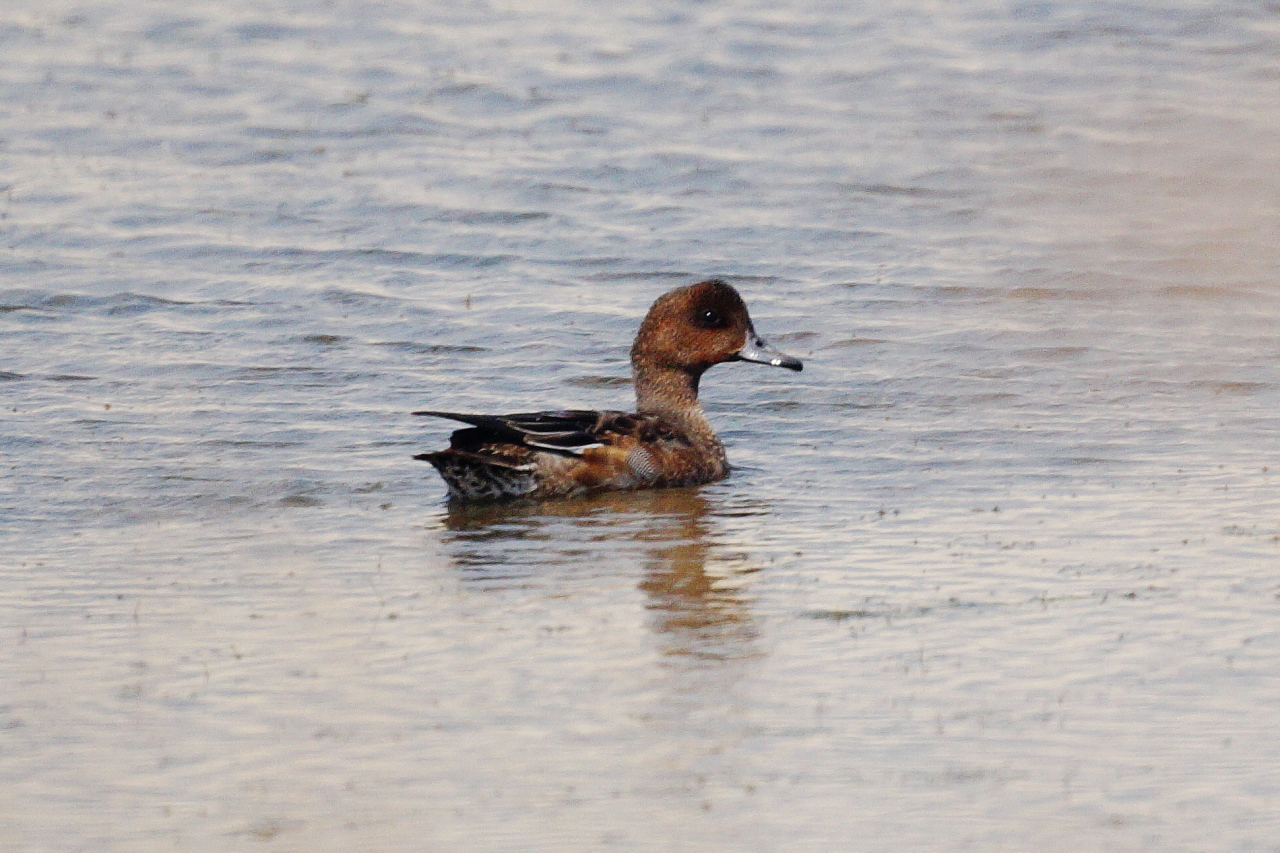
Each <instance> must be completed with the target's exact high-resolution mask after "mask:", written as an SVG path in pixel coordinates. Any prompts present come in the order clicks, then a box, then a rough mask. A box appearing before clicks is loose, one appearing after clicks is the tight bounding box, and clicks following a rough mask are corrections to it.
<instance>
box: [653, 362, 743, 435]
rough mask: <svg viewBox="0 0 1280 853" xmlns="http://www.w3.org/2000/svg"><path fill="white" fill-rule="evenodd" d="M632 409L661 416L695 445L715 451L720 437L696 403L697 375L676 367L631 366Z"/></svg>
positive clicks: (699, 404)
mask: <svg viewBox="0 0 1280 853" xmlns="http://www.w3.org/2000/svg"><path fill="white" fill-rule="evenodd" d="M632 370H633V371H634V373H635V386H636V407H637V410H638V411H640V412H643V413H645V414H651V415H662V417H664V418H666V419H667V420H669V421H671V422H672V423H673V424H675V425H676V426H678V427H680V428H681V429H682V430H684V431H685V433H686V434H687V435H688V436H689V438H690V439H692V440H693V441H694V442H696V443H698V444H703V445H706V446H708V447H715V448H719V447H722V445H721V444H720V438H719V437H718V436H717V435H716V431H715V430H714V429H712V427H711V422H710V421H708V420H707V416H706V415H705V414H704V413H703V411H702V404H701V403H699V402H698V379H699V374H693V373H689V372H688V371H686V370H679V369H676V368H664V367H654V366H650V365H638V364H633V365H632Z"/></svg>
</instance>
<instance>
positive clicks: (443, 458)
mask: <svg viewBox="0 0 1280 853" xmlns="http://www.w3.org/2000/svg"><path fill="white" fill-rule="evenodd" d="M413 458H414V459H421V460H422V461H423V462H430V463H431V464H432V465H434V466H435V469H436V470H437V471H439V472H440V476H441V477H443V478H444V482H445V485H447V486H448V487H449V497H451V498H455V499H457V500H464V501H501V500H510V499H512V498H523V497H528V496H529V495H531V494H533V492H534V491H535V490H536V489H537V488H538V481H537V476H536V472H535V466H534V464H533V463H532V462H514V461H511V460H507V459H502V458H500V457H493V456H484V455H481V454H479V453H469V452H467V451H465V450H456V449H453V448H450V449H448V450H437V451H436V452H434V453H419V454H418V455H417V456H415V457H413Z"/></svg>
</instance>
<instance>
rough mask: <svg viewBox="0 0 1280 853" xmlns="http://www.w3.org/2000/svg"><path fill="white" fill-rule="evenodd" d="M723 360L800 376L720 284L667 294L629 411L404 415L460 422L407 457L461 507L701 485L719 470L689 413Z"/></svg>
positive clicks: (714, 444)
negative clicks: (436, 443) (440, 480)
mask: <svg viewBox="0 0 1280 853" xmlns="http://www.w3.org/2000/svg"><path fill="white" fill-rule="evenodd" d="M726 361H754V362H758V363H762V364H769V365H773V366H775V367H785V368H788V369H790V370H800V369H802V365H801V363H800V361H799V360H798V359H795V358H791V357H790V356H786V355H783V354H782V353H780V352H777V351H776V350H773V349H771V348H770V347H769V346H768V345H767V344H765V343H764V341H762V340H761V339H760V338H759V337H758V336H757V335H756V333H755V329H754V328H753V327H752V325H751V318H750V316H749V315H748V314H747V306H746V304H745V303H743V301H742V297H740V296H739V295H738V292H737V291H736V290H734V289H733V288H732V287H731V286H729V285H728V284H726V283H725V282H723V281H720V280H718V279H711V280H708V281H702V282H698V283H697V284H693V285H689V286H688V287H681V288H677V289H676V290H672V291H670V292H669V293H666V294H664V295H662V296H661V297H659V298H658V300H657V301H656V302H654V303H653V306H652V307H651V308H650V309H649V313H648V315H647V316H646V317H645V319H644V322H643V323H641V325H640V331H639V332H638V333H637V335H636V340H635V344H634V345H633V346H632V347H631V368H632V372H633V375H634V377H635V388H636V403H637V409H638V411H637V412H635V413H633V414H628V413H626V412H614V411H604V412H597V411H561V412H529V413H523V414H513V415H468V414H460V413H457V412H437V411H423V412H414V414H415V415H430V416H434V417H442V418H450V419H452V420H456V421H462V422H463V423H466V424H470V426H469V427H468V428H466V429H460V430H458V431H456V432H455V433H454V434H453V436H452V439H451V441H450V446H449V448H448V449H447V450H440V451H436V452H434V453H423V454H420V455H418V456H415V457H414V458H415V459H422V460H424V461H427V462H430V463H431V464H432V465H434V466H435V467H436V469H437V470H438V471H439V472H440V474H441V476H442V477H444V480H445V483H446V484H447V485H448V487H449V495H450V497H451V498H453V499H455V500H464V501H484V500H504V499H510V498H520V497H525V498H553V497H566V496H570V495H579V494H586V493H589V492H595V491H606V490H612V489H643V488H658V487H663V486H692V485H697V484H700V483H709V482H712V481H714V480H718V479H720V478H722V477H724V476H725V475H726V474H727V473H728V471H729V466H728V462H727V461H726V459H725V451H724V445H723V444H721V442H720V439H719V437H718V436H717V435H716V433H715V430H714V429H712V427H711V424H710V422H709V421H708V420H707V418H706V415H705V414H704V413H703V411H702V406H701V405H700V404H699V403H698V381H699V379H700V378H701V377H702V374H703V373H704V372H706V370H707V369H708V368H710V367H713V366H714V365H717V364H721V363H723V362H726Z"/></svg>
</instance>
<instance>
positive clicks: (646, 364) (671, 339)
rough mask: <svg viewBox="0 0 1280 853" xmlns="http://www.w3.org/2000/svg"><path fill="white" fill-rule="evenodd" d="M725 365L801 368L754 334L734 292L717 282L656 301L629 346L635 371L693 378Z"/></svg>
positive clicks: (681, 289) (677, 291)
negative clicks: (649, 370) (670, 372)
mask: <svg viewBox="0 0 1280 853" xmlns="http://www.w3.org/2000/svg"><path fill="white" fill-rule="evenodd" d="M726 361H753V362H755V363H757V364H767V365H770V366H772V367H785V368H787V369H788V370H803V369H804V364H803V363H801V361H800V359H798V358H793V357H792V356H789V355H785V354H784V353H781V352H778V350H776V349H774V348H773V347H771V346H769V345H768V344H767V343H765V342H764V340H762V339H761V338H760V336H759V335H757V334H756V330H755V328H754V327H753V326H752V325H751V316H750V315H749V314H748V313H747V305H746V303H745V302H743V301H742V297H741V296H739V295H738V291H736V290H734V289H733V287H731V286H730V285H729V284H727V283H725V282H723V281H721V280H719V279H709V280H707V281H700V282H698V283H697V284H691V285H689V286H688V287H679V288H676V289H675V290H672V291H670V292H668V293H664V294H663V295H662V296H660V297H658V300H657V301H656V302H654V303H653V307H651V308H650V309H649V313H648V315H646V316H645V318H644V322H643V323H641V324H640V331H639V333H637V335H636V341H635V344H634V345H632V347H631V363H632V365H633V366H634V367H635V368H636V369H637V370H640V369H643V368H658V369H666V370H680V371H683V372H685V373H688V374H690V375H691V376H693V377H694V378H695V379H696V378H697V377H698V376H701V375H702V373H703V371H705V370H706V369H707V368H709V367H712V366H713V365H716V364H720V363H722V362H726Z"/></svg>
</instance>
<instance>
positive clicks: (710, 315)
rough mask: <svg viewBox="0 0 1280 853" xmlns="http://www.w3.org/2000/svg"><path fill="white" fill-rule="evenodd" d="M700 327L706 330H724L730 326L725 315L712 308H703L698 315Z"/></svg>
mask: <svg viewBox="0 0 1280 853" xmlns="http://www.w3.org/2000/svg"><path fill="white" fill-rule="evenodd" d="M697 320H698V325H699V326H701V327H702V328H704V329H723V328H724V327H725V326H727V325H729V321H728V320H726V319H725V318H724V315H723V314H721V313H720V312H719V311H716V310H714V309H712V308H703V309H702V310H701V311H699V312H698V314H697Z"/></svg>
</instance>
